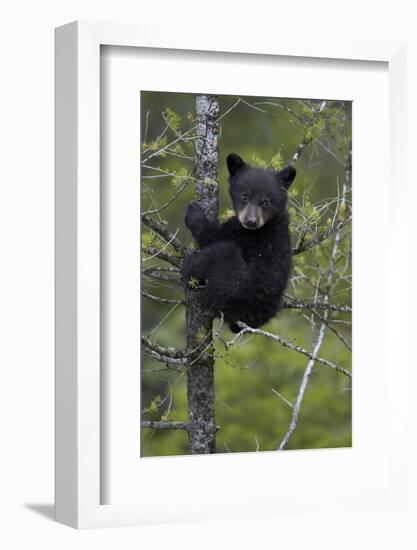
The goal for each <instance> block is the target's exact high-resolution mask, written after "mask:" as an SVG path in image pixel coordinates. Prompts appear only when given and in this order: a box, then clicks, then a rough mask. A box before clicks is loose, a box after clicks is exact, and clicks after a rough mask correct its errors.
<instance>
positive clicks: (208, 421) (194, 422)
mask: <svg viewBox="0 0 417 550" xmlns="http://www.w3.org/2000/svg"><path fill="white" fill-rule="evenodd" d="M196 114H197V125H196V153H195V173H196V188H195V192H196V200H197V202H198V203H199V204H200V205H201V207H202V208H203V209H204V212H205V214H206V216H207V217H208V218H209V219H211V220H215V219H217V215H218V185H217V161H218V141H219V124H218V122H217V121H218V118H219V103H218V99H217V97H215V96H206V95H200V96H197V99H196ZM186 320H187V349H188V350H194V351H193V353H191V355H190V357H189V361H188V364H187V399H188V437H189V448H190V453H191V454H207V453H215V452H216V419H215V407H214V360H213V346H212V330H213V315H212V313H211V312H210V311H207V310H206V309H205V308H203V307H202V306H201V303H200V299H199V291H198V290H196V289H195V290H192V289H188V290H187V291H186Z"/></svg>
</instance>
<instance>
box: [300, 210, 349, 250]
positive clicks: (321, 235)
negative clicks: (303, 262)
mask: <svg viewBox="0 0 417 550" xmlns="http://www.w3.org/2000/svg"><path fill="white" fill-rule="evenodd" d="M351 221H352V216H349V217H348V218H347V219H346V220H343V221H341V222H339V223H337V224H336V225H334V226H333V227H331V228H330V229H328V230H327V231H323V233H319V234H318V235H315V236H314V237H313V238H312V239H311V241H309V242H308V243H305V244H303V245H301V246H299V247H297V248H294V249H293V251H292V253H293V255H294V256H295V255H296V254H300V253H301V252H305V251H306V250H310V248H313V246H316V245H317V244H319V243H321V242H323V241H324V240H325V239H328V238H329V237H331V235H333V234H334V233H336V232H337V231H340V229H342V227H344V226H345V225H347V224H348V223H350V222H351Z"/></svg>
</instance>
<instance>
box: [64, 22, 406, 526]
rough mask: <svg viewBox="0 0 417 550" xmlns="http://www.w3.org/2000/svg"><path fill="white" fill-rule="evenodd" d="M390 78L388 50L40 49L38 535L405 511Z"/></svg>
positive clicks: (202, 43) (151, 41)
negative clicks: (42, 392)
mask: <svg viewBox="0 0 417 550" xmlns="http://www.w3.org/2000/svg"><path fill="white" fill-rule="evenodd" d="M157 30H158V32H156V31H157ZM404 82H405V54H404V44H402V43H394V42H388V41H370V42H349V41H345V42H343V41H341V42H340V43H338V44H327V43H320V42H318V41H316V42H314V41H313V42H311V41H308V43H307V41H305V42H304V41H301V42H299V41H295V40H294V39H289V38H288V37H287V36H285V37H284V36H282V37H281V38H279V39H275V37H274V39H273V40H272V39H270V38H268V36H259V37H257V41H256V45H255V44H248V43H247V41H246V40H245V37H244V35H243V33H242V34H239V32H236V33H233V32H232V33H230V29H229V30H227V32H226V31H225V32H222V31H221V30H219V33H218V35H216V37H212V36H211V35H209V34H208V33H207V34H205V33H197V31H196V32H195V34H193V33H191V34H188V35H187V37H186V38H185V37H180V36H178V34H177V33H175V32H174V30H170V29H164V32H161V29H159V28H158V29H152V28H150V27H146V28H145V27H141V26H135V25H121V24H110V23H84V22H82V23H80V22H76V23H71V24H69V25H65V26H63V27H60V28H58V29H57V30H56V518H57V520H58V521H60V522H62V523H65V524H68V525H71V526H73V527H79V528H81V527H101V526H116V525H130V524H140V523H152V522H173V521H197V520H202V519H226V518H240V517H263V516H273V515H279V514H287V513H305V512H308V511H309V510H310V509H312V508H314V510H315V511H317V510H330V509H332V508H334V507H335V506H338V507H340V508H341V509H343V510H344V511H348V510H350V509H352V510H358V509H362V510H363V511H364V512H366V511H367V510H370V509H371V508H373V507H395V506H401V505H402V504H403V502H404V500H405V498H406V497H405V495H406V492H405V491H406V485H407V480H406V477H405V468H404V463H405V456H404V425H405V422H404V418H405V410H404V408H403V407H398V402H399V401H400V402H401V399H402V397H403V396H404V394H405V389H406V354H405V349H406V344H405V334H406V332H405V330H404V324H405V303H406V300H401V299H398V296H399V293H400V294H401V292H402V289H401V288H400V289H399V288H398V287H399V286H400V285H399V281H403V283H402V287H403V288H404V289H405V280H406V273H405V261H404V248H399V247H398V243H397V237H396V235H397V234H398V232H397V233H396V234H395V235H393V234H392V231H391V230H390V226H389V224H388V223H377V221H378V222H379V221H380V220H381V219H386V220H388V219H389V220H390V224H391V223H395V225H396V227H397V228H401V227H403V228H404V223H405V220H404V218H403V217H402V215H401V210H400V209H398V208H394V207H393V205H394V204H396V203H397V201H398V200H399V197H400V195H399V193H400V192H401V191H400V190H399V185H398V182H400V181H401V179H402V178H404V174H403V166H404V164H405V163H404V159H403V158H402V157H403V154H404V153H403V151H404V147H403V145H404V144H403V140H404V125H405V112H404V94H405V91H404ZM403 234H404V235H405V234H406V230H405V229H404V232H403ZM386 257H389V258H390V261H389V265H388V266H387V267H386V268H383V264H382V262H383V259H384V258H386ZM390 266H395V270H393V269H392V267H390ZM393 342H395V343H396V344H395V345H394V344H393ZM401 342H402V343H403V345H399V343H400V344H401ZM381 343H383V344H382V345H381ZM387 433H389V434H390V435H389V439H391V440H393V439H395V445H387Z"/></svg>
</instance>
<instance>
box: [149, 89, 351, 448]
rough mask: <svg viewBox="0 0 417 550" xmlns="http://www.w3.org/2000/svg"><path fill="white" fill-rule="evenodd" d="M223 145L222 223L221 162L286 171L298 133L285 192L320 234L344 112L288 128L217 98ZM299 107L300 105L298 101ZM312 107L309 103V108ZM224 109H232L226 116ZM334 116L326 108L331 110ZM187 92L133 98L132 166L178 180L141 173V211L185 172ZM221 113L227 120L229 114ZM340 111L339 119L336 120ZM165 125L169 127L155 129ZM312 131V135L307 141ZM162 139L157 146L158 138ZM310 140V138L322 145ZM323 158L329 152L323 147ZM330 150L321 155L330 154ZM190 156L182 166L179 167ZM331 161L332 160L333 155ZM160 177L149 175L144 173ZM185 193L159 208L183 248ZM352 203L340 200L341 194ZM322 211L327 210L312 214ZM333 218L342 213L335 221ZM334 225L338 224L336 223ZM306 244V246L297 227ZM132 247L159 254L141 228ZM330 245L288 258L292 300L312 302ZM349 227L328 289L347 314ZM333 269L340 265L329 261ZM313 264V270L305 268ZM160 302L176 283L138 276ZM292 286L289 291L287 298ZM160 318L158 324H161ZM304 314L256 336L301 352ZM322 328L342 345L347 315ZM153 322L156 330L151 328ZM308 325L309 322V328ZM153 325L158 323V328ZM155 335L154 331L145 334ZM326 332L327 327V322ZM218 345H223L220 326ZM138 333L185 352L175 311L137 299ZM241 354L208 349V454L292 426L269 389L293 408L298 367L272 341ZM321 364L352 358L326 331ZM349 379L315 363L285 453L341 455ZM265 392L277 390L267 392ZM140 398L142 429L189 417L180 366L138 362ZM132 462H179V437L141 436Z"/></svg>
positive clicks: (286, 314)
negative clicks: (136, 110) (137, 157)
mask: <svg viewBox="0 0 417 550" xmlns="http://www.w3.org/2000/svg"><path fill="white" fill-rule="evenodd" d="M219 101H220V108H221V112H220V116H222V115H224V116H223V118H222V119H221V137H220V148H219V184H220V214H224V215H227V210H228V209H230V207H231V205H230V200H229V196H228V183H227V171H226V163H225V159H226V156H227V155H228V154H229V153H231V152H236V153H238V154H239V155H240V156H242V157H243V158H244V159H245V160H247V161H248V162H252V163H254V164H258V165H263V164H269V165H270V166H274V167H276V168H279V167H281V166H284V165H286V164H287V163H288V162H289V161H290V160H291V158H292V156H293V154H294V152H295V151H296V150H297V147H298V146H299V144H300V143H301V142H302V141H303V139H304V138H305V137H306V136H307V138H308V139H313V141H312V142H311V143H310V144H309V145H307V147H306V149H305V151H304V152H303V154H302V155H301V157H300V159H299V160H298V162H297V177H296V180H295V182H294V184H293V188H292V191H291V193H292V198H293V199H294V201H297V202H298V204H301V210H302V211H301V213H302V215H303V216H305V215H307V216H311V219H312V220H313V222H314V223H312V226H314V227H316V229H317V230H318V231H320V230H324V229H326V227H329V224H330V223H331V220H332V215H333V214H334V208H335V201H334V197H337V196H338V193H340V186H341V183H342V181H343V178H344V168H343V166H342V163H341V162H339V161H338V160H337V158H339V159H343V158H344V156H345V155H346V154H347V152H348V148H349V147H350V142H351V115H350V112H351V111H350V104H348V103H343V104H340V102H339V103H337V102H333V103H331V102H329V107H327V111H326V116H327V118H326V120H325V123H324V122H323V119H322V118H319V119H318V122H317V123H316V124H315V126H313V127H312V129H311V128H310V129H307V130H306V127H305V126H303V125H302V124H299V123H298V122H297V118H296V117H294V116H292V115H290V114H289V113H288V111H286V110H285V109H282V108H278V107H277V106H276V105H277V103H278V102H281V100H277V98H260V97H246V98H241V100H240V102H239V103H238V105H236V106H235V107H234V108H232V107H233V106H234V105H235V104H236V102H237V101H238V98H237V97H236V96H220V97H219ZM284 104H285V106H286V107H288V108H289V109H291V110H292V111H293V112H294V113H295V114H298V115H299V116H300V117H301V118H302V119H304V120H306V121H307V122H308V121H309V120H312V115H311V111H310V110H309V109H308V108H306V107H305V106H303V102H300V101H298V100H295V99H286V100H285V102H284ZM307 104H308V103H307ZM314 105H319V102H317V103H316V102H314V103H313V106H314ZM229 109H231V110H230V111H229ZM331 109H333V111H331ZM194 110H195V95H194V94H178V93H166V92H141V113H142V117H141V119H142V127H141V136H142V142H143V145H142V153H141V158H142V164H145V165H146V166H152V167H154V168H155V167H156V168H157V169H158V170H164V171H167V172H170V173H172V172H175V173H176V174H177V175H179V176H180V177H179V178H173V177H168V176H166V175H163V174H162V173H161V172H158V171H155V170H152V169H149V168H145V167H143V166H142V172H141V175H142V179H141V188H142V207H141V208H142V212H143V211H145V210H147V209H149V208H154V207H155V205H159V206H160V205H163V204H164V203H166V202H167V201H169V200H170V198H171V197H172V196H173V195H174V194H175V193H176V191H178V189H179V188H180V186H181V185H182V183H184V181H186V180H185V179H184V176H187V175H190V174H192V168H193V160H192V159H193V140H192V128H193V126H194ZM228 111H229V112H228ZM341 111H342V112H343V113H347V116H345V117H344V118H343V117H342V118H341V117H340V112H341ZM166 122H168V123H169V126H170V127H169V128H168V130H165V133H164V128H165V127H166ZM187 130H190V133H189V134H187V136H188V137H190V139H189V140H188V142H187V143H184V142H183V141H181V140H180V141H178V142H177V143H176V144H175V145H174V146H173V147H171V148H170V151H171V152H170V153H166V152H162V154H159V155H157V156H154V157H152V158H150V159H149V160H146V159H147V158H148V157H149V156H150V155H152V154H153V153H154V152H155V151H158V150H160V149H161V148H163V147H164V146H165V145H166V144H168V143H170V142H172V141H173V140H175V138H176V135H179V133H183V132H185V131H187ZM308 132H310V134H308ZM161 134H162V137H160V136H161ZM315 138H319V139H320V142H321V145H320V144H319V143H318V142H317V140H316V139H315ZM326 149H327V150H326ZM329 149H330V150H331V151H332V154H329V152H328V150H329ZM184 157H189V158H184ZM336 157H337V158H336ZM158 175H159V176H161V177H149V176H158ZM193 197H194V186H193V182H192V181H190V183H188V185H187V186H186V188H185V189H184V190H183V191H182V192H181V193H180V194H179V196H178V197H177V198H176V200H175V201H174V202H172V204H170V205H169V206H168V207H167V208H165V209H164V210H162V211H161V213H160V217H159V218H158V219H159V220H162V221H165V222H166V223H167V224H168V227H169V229H170V230H171V231H172V232H175V231H176V230H177V229H178V234H177V236H178V237H179V238H180V239H181V240H182V241H183V242H184V243H186V244H189V243H190V241H191V237H190V234H189V232H188V231H187V229H186V228H185V226H184V222H183V217H184V213H185V208H186V205H187V203H188V202H190V201H191V200H193ZM349 198H350V195H349ZM323 204H328V205H329V206H328V207H327V208H323V209H320V208H318V209H317V208H315V205H323ZM290 211H291V213H292V218H293V240H294V244H295V243H296V239H297V236H298V235H299V227H297V219H298V220H299V219H300V217H299V211H298V209H294V207H292V209H291V210H290ZM342 215H343V213H340V216H342ZM340 216H339V217H340ZM307 229H308V231H307V230H306V231H307V233H306V237H307V238H308V237H311V235H312V233H311V231H312V230H311V227H307ZM142 244H145V245H146V246H149V245H152V246H156V247H161V246H163V242H162V241H161V240H160V239H158V238H157V237H156V236H155V235H154V234H153V233H152V232H151V231H150V230H149V229H148V228H146V227H145V226H143V227H142ZM331 245H332V238H330V239H328V242H325V243H324V245H323V246H317V247H314V249H312V251H311V252H306V253H303V254H300V255H298V256H296V257H295V258H294V270H293V272H294V274H295V275H296V274H297V272H298V271H297V270H299V269H300V270H301V271H302V272H303V273H306V274H307V275H308V278H309V279H310V282H309V283H308V284H305V285H304V286H303V285H300V284H298V286H297V297H298V298H304V299H306V300H308V299H310V301H312V300H311V298H312V285H314V283H315V282H316V281H315V277H317V276H318V275H317V273H318V272H319V270H320V266H321V269H325V267H326V263H327V262H328V257H329V254H330V251H331ZM350 248H351V236H350V230H344V234H343V240H342V246H341V252H340V262H344V263H346V262H348V267H347V275H346V278H345V279H344V280H341V281H339V282H338V285H337V287H336V288H334V289H333V290H332V294H331V298H330V302H331V303H334V304H341V305H351V285H350V275H351V267H350ZM170 252H171V253H172V252H173V251H172V250H171V251H170ZM338 261H339V259H338ZM151 265H158V266H167V265H168V264H165V263H164V262H162V261H160V260H159V259H158V258H157V257H155V258H150V255H146V254H145V255H144V257H143V258H142V267H145V268H146V267H148V266H151ZM312 266H314V268H313V267H312ZM144 289H146V290H147V291H148V292H149V293H151V294H153V295H157V296H163V297H166V298H171V299H172V298H178V299H182V297H183V294H182V291H181V288H180V287H179V286H177V285H176V284H175V283H174V284H173V285H171V286H170V288H166V287H163V286H160V285H159V284H158V283H157V282H156V281H155V280H151V279H150V278H148V277H146V276H142V290H144ZM291 290H292V288H291V286H289V288H288V291H289V293H290V294H292V292H291ZM163 319H165V320H164V321H163V322H162V323H161V320H163ZM312 319H313V320H314V317H312V314H311V312H309V311H308V310H301V311H299V310H291V309H285V310H283V311H281V312H280V313H279V314H278V315H277V316H276V318H274V319H273V320H272V321H271V322H269V323H268V325H266V326H265V327H263V328H265V330H268V331H270V332H273V333H276V334H279V335H281V336H282V337H284V338H285V339H287V340H289V341H291V342H293V343H296V344H297V345H299V346H302V347H304V348H305V349H308V350H311V348H312V343H313V342H314V339H315V337H316V335H317V326H313V325H312V324H311V322H310V321H311V320H312ZM332 319H333V320H336V321H341V322H340V323H339V324H337V330H338V331H339V333H342V334H343V337H344V338H345V339H346V340H347V341H349V342H350V337H351V330H350V324H347V323H346V324H345V323H344V321H350V314H342V313H335V314H333V315H332ZM160 323H161V324H160ZM315 323H316V325H317V324H319V322H318V323H317V319H315ZM159 324H160V326H159ZM158 326H159V328H158V329H157V330H156V331H155V332H153V331H154V329H155V327H158ZM335 326H336V325H335ZM222 330H223V332H222V334H223V337H224V338H225V339H226V340H230V339H231V338H232V336H233V335H232V333H231V332H230V331H229V329H228V328H226V327H224V328H223V329H222ZM142 334H143V335H149V334H152V335H151V339H152V340H154V341H156V342H158V344H161V345H163V346H173V347H175V348H178V349H183V348H184V347H185V315H184V306H183V305H177V306H173V305H172V304H162V303H159V302H155V301H152V300H150V299H148V298H143V299H142ZM241 343H243V344H244V345H239V346H237V347H235V348H234V349H233V351H232V352H231V353H230V354H229V355H228V356H227V357H223V358H222V357H221V356H223V355H224V354H225V347H224V345H223V344H222V343H221V342H219V341H217V342H216V351H217V354H218V357H217V358H216V366H215V390H216V421H217V424H218V425H219V426H220V430H219V431H218V434H217V452H229V451H231V452H243V451H255V450H274V449H276V448H277V446H278V445H279V443H280V441H281V439H282V438H283V436H284V434H285V433H286V431H287V429H288V426H289V422H290V419H291V412H292V409H291V407H290V406H289V405H288V404H286V403H285V401H284V400H283V399H281V398H280V397H279V396H278V395H277V394H276V393H275V392H279V393H280V394H281V395H282V396H283V397H284V398H285V399H286V400H288V401H289V402H291V403H293V402H294V401H295V398H296V395H297V391H298V388H299V385H300V382H301V378H302V375H303V372H304V369H305V367H306V364H307V361H308V359H307V358H306V357H305V356H303V355H300V354H298V353H296V352H294V351H292V350H290V349H286V348H284V347H281V346H280V345H279V344H278V343H277V342H274V341H272V340H270V339H268V338H264V337H262V336H252V337H251V336H249V335H245V336H244V337H243V338H242V342H241ZM319 355H320V356H321V357H325V358H326V359H329V360H330V361H333V362H336V363H338V364H340V365H341V366H343V367H344V368H347V369H350V367H351V352H350V351H349V349H348V348H347V347H346V346H345V345H344V344H343V343H342V342H341V340H340V339H339V338H338V337H337V336H336V335H335V334H333V333H332V332H330V331H329V330H327V332H326V338H325V341H324V344H323V346H322V348H321V350H320V353H319ZM350 382H351V381H350V380H349V379H348V378H347V377H345V376H344V375H343V374H340V373H338V372H335V371H333V370H331V369H329V368H326V367H324V366H318V365H317V364H316V366H315V367H314V370H313V374H312V377H311V379H310V382H309V385H308V388H307V391H306V394H305V399H304V402H303V406H302V409H301V415H300V419H299V424H298V427H297V429H296V431H295V433H294V435H293V437H292V439H291V441H290V444H289V446H288V449H314V448H325V447H327V448H329V447H349V446H351V437H352V426H351V417H352V408H351V407H352V393H351V383H350ZM273 390H275V392H274V391H273ZM141 395H142V419H143V420H161V419H163V420H180V421H185V420H186V419H187V402H186V378H185V372H184V369H183V368H173V367H172V366H171V368H170V369H167V368H166V366H165V365H163V364H161V363H159V362H158V361H156V360H154V359H152V358H150V357H149V356H147V355H145V354H143V355H142V361H141ZM141 438H142V446H141V448H142V456H159V455H178V454H187V452H188V451H187V434H186V433H185V432H184V431H182V430H167V431H165V430H164V431H160V430H151V429H142V430H141Z"/></svg>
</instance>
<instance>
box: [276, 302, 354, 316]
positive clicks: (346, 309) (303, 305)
mask: <svg viewBox="0 0 417 550" xmlns="http://www.w3.org/2000/svg"><path fill="white" fill-rule="evenodd" d="M290 300H291V301H289V302H288V301H287V302H284V303H283V305H282V307H283V308H287V309H329V310H330V311H338V312H339V313H352V308H351V307H350V306H338V305H336V304H326V303H325V302H313V303H307V302H302V301H301V300H295V299H294V300H292V299H290Z"/></svg>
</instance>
